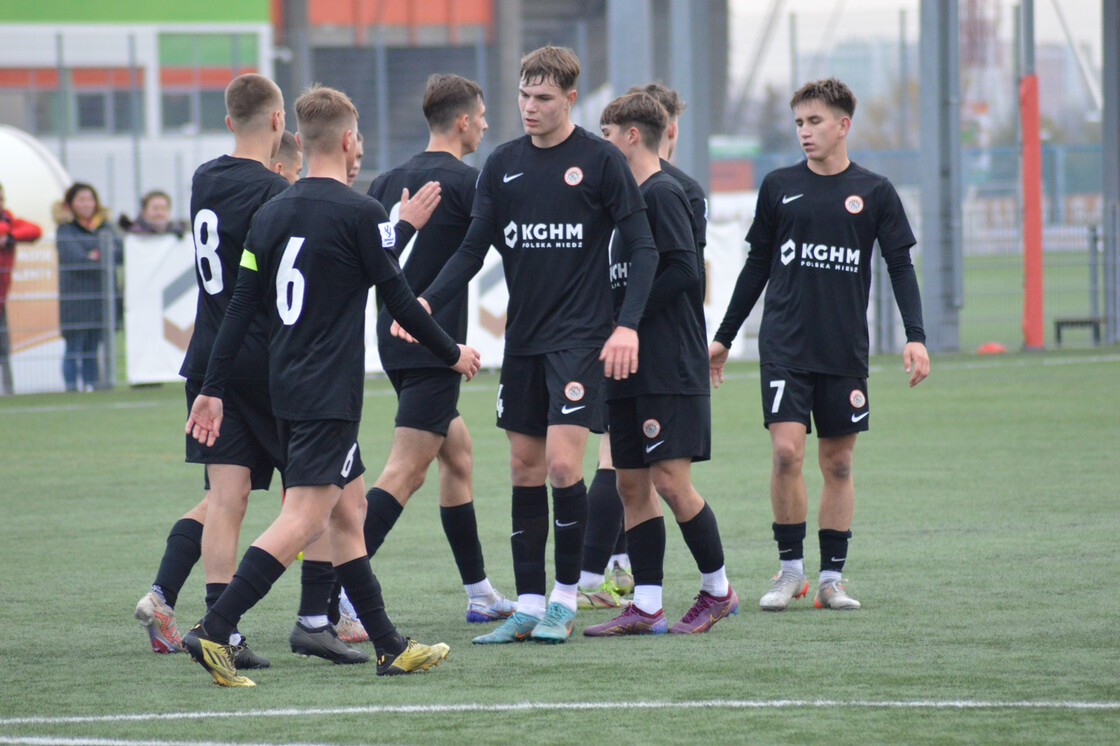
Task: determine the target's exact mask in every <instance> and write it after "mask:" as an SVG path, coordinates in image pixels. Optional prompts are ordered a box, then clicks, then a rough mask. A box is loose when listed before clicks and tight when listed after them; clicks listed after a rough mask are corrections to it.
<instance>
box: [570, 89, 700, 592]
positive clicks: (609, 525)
mask: <svg viewBox="0 0 1120 746" xmlns="http://www.w3.org/2000/svg"><path fill="white" fill-rule="evenodd" d="M626 92H627V93H648V94H649V95H650V96H653V97H654V98H655V99H656V100H657V102H658V103H659V104H661V105H662V106H664V107H665V111H666V113H668V115H669V121H668V124H667V125H666V126H665V131H664V133H663V134H662V135H661V142H660V144H659V145H658V148H657V153H658V156H659V160H660V163H661V170H662V171H664V172H665V173H667V174H669V175H670V176H672V177H673V178H674V179H676V181H677V183H678V184H680V186H681V189H683V190H684V194H685V196H686V197H687V198H688V205H689V208H690V210H691V212H692V231H693V235H694V236H695V239H696V245H697V247H699V251H700V281H699V283H697V284H696V285H695V286H694V292H696V293H697V296H698V297H697V300H698V301H699V303H700V304H701V305H703V303H704V295H705V287H706V284H707V281H706V279H705V270H704V247H705V246H707V244H708V199H707V197H706V196H705V195H704V188H703V187H702V186H700V182H698V181H696V179H694V178H692V177H691V176H689V175H688V174H686V173H685V172H684V171H682V170H681V169H679V168H677V167H676V166H674V165H673V164H672V163H670V162H669V161H670V160H671V159H672V157H673V152H674V151H675V150H676V147H677V138H678V136H679V135H680V121H679V120H680V115H681V112H683V111H684V110H685V106H687V104H685V102H684V101H682V100H681V97H680V94H678V93H677V92H676V91H674V90H673V89H672V88H668V87H666V86H664V85H662V84H661V83H647V84H645V85H642V86H632V87H631V88H630V89H628V90H627V91H626ZM604 567H605V568H606V570H607V572H609V574H610V575H609V577H607V575H606V573H605V572H604V570H603V568H604ZM630 569H631V568H630V559H629V557H628V556H627V554H626V531H625V528H624V526H623V520H622V501H621V500H620V499H619V496H618V489H617V487H616V484H615V472H614V465H613V464H612V462H611V449H610V439H609V438H608V437H607V436H606V435H603V436H601V437H600V439H599V463H598V465H597V467H596V471H595V478H594V480H592V482H591V486H590V487H589V488H588V490H587V533H586V535H585V536H584V540H583V570H582V571H581V572H580V574H579V604H580V608H581V609H595V608H604V607H605V608H611V607H617V606H620V605H621V597H622V596H626V595H629V594H630V593H632V592H633V590H634V576H633V575H632V574H631V572H630Z"/></svg>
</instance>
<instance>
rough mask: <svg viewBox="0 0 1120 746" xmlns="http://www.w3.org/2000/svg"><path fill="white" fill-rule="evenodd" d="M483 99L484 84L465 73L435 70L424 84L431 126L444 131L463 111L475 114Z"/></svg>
mask: <svg viewBox="0 0 1120 746" xmlns="http://www.w3.org/2000/svg"><path fill="white" fill-rule="evenodd" d="M481 101H482V86H480V85H479V84H478V83H476V82H474V81H473V80H469V79H467V78H464V77H463V76H462V75H451V74H446V75H445V74H441V73H436V74H434V75H432V76H430V77H429V78H428V85H427V86H426V87H425V88H424V105H423V108H424V118H425V119H427V120H428V129H430V130H432V131H433V132H443V131H444V130H446V129H447V128H449V127H450V126H451V125H453V124H454V123H455V120H456V119H458V118H459V117H461V116H462V115H463V114H474V112H475V110H476V109H477V108H478V104H479V102H481Z"/></svg>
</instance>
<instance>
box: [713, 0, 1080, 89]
mask: <svg viewBox="0 0 1120 746" xmlns="http://www.w3.org/2000/svg"><path fill="white" fill-rule="evenodd" d="M982 1H983V2H985V3H986V5H987V6H988V7H989V8H990V9H991V10H992V11H993V12H997V13H998V18H999V35H1000V37H1001V38H1003V39H1005V40H1007V41H1010V40H1011V39H1012V37H1013V30H1012V28H1011V26H1012V19H1013V17H1014V16H1013V11H1012V8H1013V7H1014V6H1015V5H1017V4H1019V3H1018V2H1013V0H982ZM1055 2H1057V4H1058V6H1059V7H1060V8H1061V10H1062V13H1063V14H1064V16H1065V18H1066V21H1067V23H1068V25H1069V27H1070V32H1071V34H1072V35H1073V37H1074V39H1075V40H1076V41H1077V43H1078V44H1085V45H1087V47H1088V49H1089V50H1090V53H1089V59H1090V62H1091V64H1092V65H1093V68H1094V69H1095V70H1098V71H1099V70H1100V66H1101V0H1034V6H1035V38H1036V40H1037V42H1038V43H1063V44H1064V43H1065V41H1066V37H1065V35H1064V34H1063V32H1062V27H1061V24H1060V23H1059V21H1058V15H1057V13H1056V12H1055V9H1054V4H1055ZM771 4H772V0H730V8H731V71H732V72H731V75H732V78H733V79H734V80H736V81H741V80H742V79H743V78H745V77H746V74H747V71H748V70H749V69H750V66H751V63H752V61H753V59H754V57H755V54H756V50H757V48H758V44H759V35H760V32H761V30H762V28H763V26H764V24H765V21H766V18H767V13H768V11H769V9H770V7H771ZM919 5H920V2H919V0H780V8H781V10H780V11H779V13H778V21H777V24H776V26H775V27H774V30H773V33H772V34H771V35H770V37H769V43H768V45H767V51H766V56H765V57H764V59H763V62H762V64H761V66H760V67H759V70H758V83H756V86H755V92H756V93H757V92H758V91H759V90H760V89H761V86H762V85H765V84H766V83H774V84H776V85H779V86H782V87H785V86H788V85H789V84H790V82H791V81H790V69H791V64H790V46H791V45H790V16H791V15H793V16H794V17H795V28H796V31H797V47H798V51H799V52H800V55H801V57H802V58H804V57H805V56H806V55H812V53H813V52H814V50H817V49H828V48H830V47H831V46H833V45H835V44H836V43H838V42H841V41H845V40H853V39H888V40H895V41H897V40H898V38H899V36H900V25H901V11H905V13H906V29H907V31H906V35H907V41H908V43H911V44H917V41H918V25H919V23H918V21H919V18H918V15H919ZM960 5H961V7H962V8H963V6H964V5H965V0H960Z"/></svg>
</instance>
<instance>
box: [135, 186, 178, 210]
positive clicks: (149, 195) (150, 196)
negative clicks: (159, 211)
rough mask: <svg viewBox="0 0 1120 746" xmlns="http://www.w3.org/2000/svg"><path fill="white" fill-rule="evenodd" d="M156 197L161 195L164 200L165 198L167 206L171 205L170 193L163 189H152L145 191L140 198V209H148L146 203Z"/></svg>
mask: <svg viewBox="0 0 1120 746" xmlns="http://www.w3.org/2000/svg"><path fill="white" fill-rule="evenodd" d="M158 197H163V198H164V199H165V200H167V206H168V207H170V206H171V195H170V194H168V193H167V192H165V191H163V190H162V189H153V190H151V191H150V192H147V193H145V194H144V196H143V197H141V198H140V209H141V210H147V209H148V203H149V202H151V201H152V200H153V199H156V198H158Z"/></svg>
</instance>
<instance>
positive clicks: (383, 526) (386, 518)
mask: <svg viewBox="0 0 1120 746" xmlns="http://www.w3.org/2000/svg"><path fill="white" fill-rule="evenodd" d="M403 510H404V507H403V506H401V504H400V503H399V502H397V501H396V499H395V498H394V497H393V496H392V495H390V494H389V493H388V492H386V491H385V490H383V489H381V488H380V487H370V488H369V492H367V493H366V524H365V534H366V555H368V556H370V557H372V556H373V555H375V554H377V550H378V549H380V548H381V545H382V544H383V543H384V542H385V537H386V536H388V535H389V532H390V531H392V530H393V525H394V524H395V523H396V522H397V519H398V518H400V517H401V512H402V511H403ZM346 595H347V596H349V595H350V591H347V592H346Z"/></svg>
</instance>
